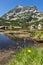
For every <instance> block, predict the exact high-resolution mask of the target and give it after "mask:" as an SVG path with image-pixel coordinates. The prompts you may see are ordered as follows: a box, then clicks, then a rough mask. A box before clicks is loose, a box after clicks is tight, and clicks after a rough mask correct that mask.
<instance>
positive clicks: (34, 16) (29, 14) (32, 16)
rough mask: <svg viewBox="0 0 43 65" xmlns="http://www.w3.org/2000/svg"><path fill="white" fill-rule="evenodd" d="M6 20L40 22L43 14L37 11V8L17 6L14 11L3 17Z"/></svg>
mask: <svg viewBox="0 0 43 65" xmlns="http://www.w3.org/2000/svg"><path fill="white" fill-rule="evenodd" d="M2 18H3V19H5V20H17V19H19V20H24V19H25V20H27V21H39V20H41V19H43V13H41V12H39V11H38V10H37V7H36V6H21V5H18V6H16V7H15V8H14V9H13V10H11V11H10V12H8V13H6V14H5V15H3V16H2Z"/></svg>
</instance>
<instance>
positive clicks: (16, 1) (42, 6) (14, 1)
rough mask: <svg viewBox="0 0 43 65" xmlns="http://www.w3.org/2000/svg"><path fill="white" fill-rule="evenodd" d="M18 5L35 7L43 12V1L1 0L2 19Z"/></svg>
mask: <svg viewBox="0 0 43 65" xmlns="http://www.w3.org/2000/svg"><path fill="white" fill-rule="evenodd" d="M17 5H23V6H31V5H35V6H37V8H38V10H39V11H43V0H0V17H1V16H2V15H3V14H5V13H6V12H8V11H10V10H11V9H13V8H15V6H17Z"/></svg>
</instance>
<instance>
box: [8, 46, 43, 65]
mask: <svg viewBox="0 0 43 65" xmlns="http://www.w3.org/2000/svg"><path fill="white" fill-rule="evenodd" d="M7 65H43V48H33V47H31V48H24V49H22V51H20V52H19V53H18V54H17V55H16V57H14V59H13V60H12V61H11V62H9V63H8V64H7Z"/></svg>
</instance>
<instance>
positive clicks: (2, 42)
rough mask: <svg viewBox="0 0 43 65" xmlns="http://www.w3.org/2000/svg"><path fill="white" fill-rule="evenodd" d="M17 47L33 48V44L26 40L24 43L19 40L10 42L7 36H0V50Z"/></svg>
mask: <svg viewBox="0 0 43 65" xmlns="http://www.w3.org/2000/svg"><path fill="white" fill-rule="evenodd" d="M18 46H20V47H24V46H34V43H33V42H32V41H28V40H26V41H25V42H24V40H23V39H20V40H19V41H16V40H12V39H10V38H8V37H7V36H5V35H2V34H0V49H9V48H17V47H18Z"/></svg>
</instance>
